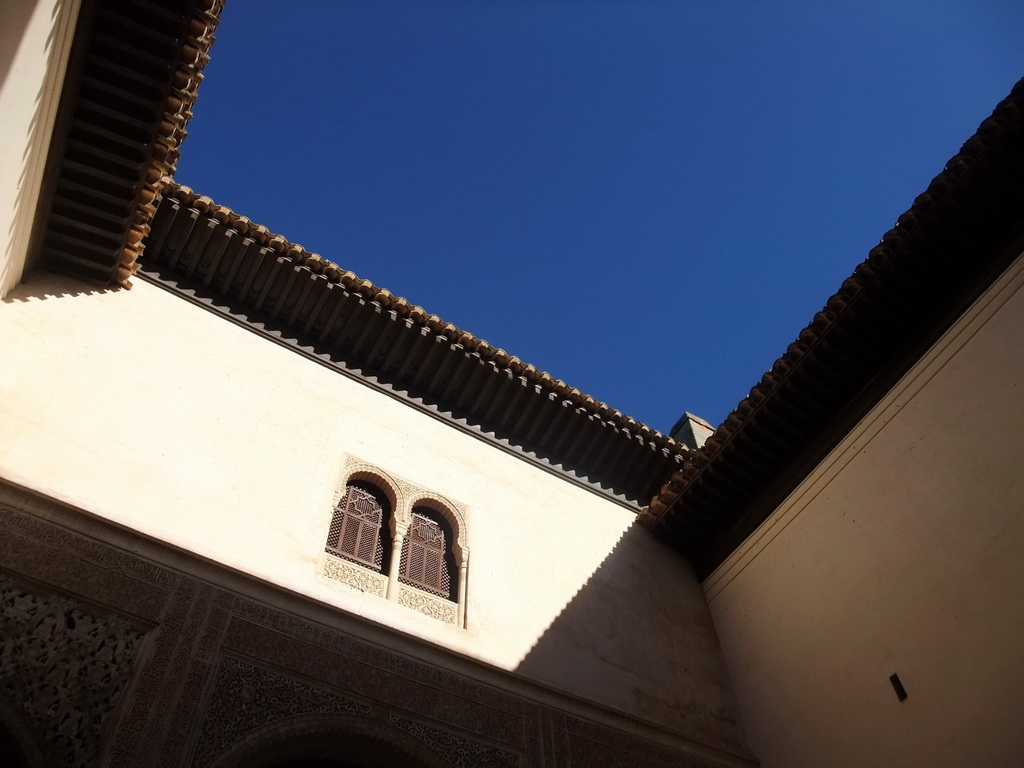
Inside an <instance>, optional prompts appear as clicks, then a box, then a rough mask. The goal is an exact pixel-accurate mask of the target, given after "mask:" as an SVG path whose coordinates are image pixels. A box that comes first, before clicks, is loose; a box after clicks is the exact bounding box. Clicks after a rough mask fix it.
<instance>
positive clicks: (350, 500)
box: [326, 485, 385, 571]
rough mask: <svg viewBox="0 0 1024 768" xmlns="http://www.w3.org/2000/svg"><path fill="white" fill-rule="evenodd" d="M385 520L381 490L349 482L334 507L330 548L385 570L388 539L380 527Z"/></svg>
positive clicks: (371, 566) (347, 556) (345, 556)
mask: <svg viewBox="0 0 1024 768" xmlns="http://www.w3.org/2000/svg"><path fill="white" fill-rule="evenodd" d="M384 520H385V514H384V503H383V501H382V499H381V498H380V496H379V493H375V492H374V490H373V489H371V488H368V487H360V486H357V485H349V486H348V487H347V488H346V489H345V497H344V498H343V499H342V500H341V501H340V502H339V503H338V506H337V507H335V509H334V517H333V518H332V519H331V528H330V531H329V532H328V533H327V547H326V549H327V551H328V552H329V553H331V554H332V555H337V556H339V557H343V558H345V559H346V560H351V561H352V562H355V563H359V564H360V565H365V566H367V567H369V568H373V569H374V570H375V571H380V570H383V566H384V542H383V541H382V540H381V530H380V529H381V525H382V524H383V523H384Z"/></svg>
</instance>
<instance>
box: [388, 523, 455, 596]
mask: <svg viewBox="0 0 1024 768" xmlns="http://www.w3.org/2000/svg"><path fill="white" fill-rule="evenodd" d="M448 539H449V536H448V535H447V532H446V531H445V529H444V528H443V527H442V526H441V524H440V523H439V522H438V521H436V520H432V519H431V518H430V517H428V516H427V515H425V514H423V513H422V512H421V511H420V510H416V509H414V510H413V513H412V524H411V525H410V526H409V532H408V533H407V534H406V536H405V541H404V542H402V564H401V569H400V571H399V576H398V580H399V581H401V582H402V583H404V584H409V585H411V586H414V587H418V588H420V589H423V590H425V591H427V592H431V593H433V594H435V595H438V596H439V597H443V598H445V599H446V600H453V599H454V595H453V594H452V571H453V570H454V568H453V567H452V560H453V558H452V556H451V553H450V552H449V551H448V544H449V541H448Z"/></svg>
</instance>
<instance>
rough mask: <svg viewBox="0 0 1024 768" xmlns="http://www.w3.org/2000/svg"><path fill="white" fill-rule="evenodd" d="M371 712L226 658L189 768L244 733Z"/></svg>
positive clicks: (334, 695) (356, 703)
mask: <svg viewBox="0 0 1024 768" xmlns="http://www.w3.org/2000/svg"><path fill="white" fill-rule="evenodd" d="M370 713H371V708H370V705H369V704H365V703H363V702H361V701H355V700H353V699H349V698H347V697H344V696H340V695H338V694H337V693H335V692H332V691H327V690H324V689H323V688H320V687H314V686H312V685H310V684H309V683H307V682H305V681H303V680H299V679H296V678H293V677H290V676H288V675H284V674H279V673H277V672H273V671H271V670H269V669H266V668H264V667H261V666H257V665H255V664H252V663H250V662H248V661H243V660H242V659H237V658H235V657H233V656H226V657H224V659H223V661H222V662H221V665H220V667H219V669H218V670H217V677H216V682H215V684H214V689H213V695H212V697H211V699H210V704H209V706H208V707H207V709H206V718H205V719H204V720H203V724H202V726H201V727H200V733H199V739H198V742H197V744H196V749H195V752H194V754H193V757H192V763H191V764H192V766H193V767H194V768H202V767H203V766H205V765H208V764H209V763H210V762H211V761H212V760H213V759H214V758H215V757H216V756H217V755H218V754H220V753H222V752H223V751H224V750H225V749H227V748H228V747H230V746H231V745H232V744H233V743H235V742H236V741H238V740H240V739H242V738H243V737H244V736H245V735H246V734H248V733H251V732H253V731H256V730H258V729H259V728H262V727H263V726H266V725H268V724H270V723H274V722H278V721H281V720H284V719H286V718H289V717H295V716H297V715H310V714H318V715H353V716H358V717H368V716H369V715H370Z"/></svg>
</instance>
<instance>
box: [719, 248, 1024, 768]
mask: <svg viewBox="0 0 1024 768" xmlns="http://www.w3.org/2000/svg"><path fill="white" fill-rule="evenodd" d="M1022 286H1024V262H1021V260H1018V263H1017V264H1016V265H1015V266H1014V267H1013V268H1012V269H1011V270H1010V271H1009V272H1008V273H1007V274H1006V275H1004V277H1003V278H1002V279H1001V280H1000V281H999V283H998V284H997V285H996V286H994V287H993V288H992V289H991V290H990V291H989V292H988V293H986V295H985V296H984V297H983V298H982V299H981V300H979V301H978V302H977V303H976V304H975V306H974V307H973V308H972V309H971V310H970V311H969V312H968V313H967V314H966V315H965V316H964V317H963V318H962V319H961V320H960V322H958V324H957V325H956V326H955V327H954V328H953V329H951V331H950V332H949V333H947V334H946V335H945V336H944V337H943V339H942V340H941V341H940V342H939V343H938V344H937V345H936V346H935V347H934V348H933V349H932V350H931V351H930V352H929V353H928V354H927V355H926V356H925V358H924V359H923V360H922V361H921V362H920V364H918V365H917V366H916V367H915V368H914V369H913V370H912V371H911V372H910V373H909V374H908V375H907V376H906V377H904V379H903V380H902V381H901V382H900V383H899V385H898V386H897V387H895V388H894V390H893V391H892V392H891V393H890V394H889V395H888V396H887V397H886V398H885V400H884V401H883V402H882V403H880V404H879V406H878V407H877V408H875V409H874V410H873V411H872V412H871V413H870V414H869V415H868V417H867V418H865V419H864V421H863V422H862V423H861V424H860V425H858V427H857V428H856V429H855V430H853V432H852V433H851V434H850V435H849V437H848V438H847V439H846V440H844V441H843V443H842V444H841V445H839V446H838V447H837V448H836V449H835V451H833V453H832V454H831V455H830V456H829V457H828V458H827V459H826V460H825V461H824V462H823V463H822V464H821V465H820V466H819V467H818V468H817V470H816V471H815V472H814V473H813V474H812V475H811V476H810V477H809V478H808V480H807V481H806V482H804V483H803V484H802V485H801V486H800V487H799V488H798V489H797V490H796V491H795V492H794V493H793V494H792V495H791V497H790V498H789V499H787V501H786V502H785V503H784V504H783V505H782V506H781V507H780V508H779V509H778V510H777V511H776V512H775V514H773V516H772V517H771V518H769V519H768V520H767V521H766V522H765V523H764V524H763V525H762V526H761V527H760V528H759V529H758V530H757V531H756V532H755V534H754V535H753V536H752V537H751V538H750V539H748V541H747V542H746V543H745V545H744V546H743V547H742V548H741V549H740V550H739V551H738V552H737V553H735V554H734V555H733V557H731V558H730V559H729V560H728V561H727V562H726V563H724V564H723V565H722V566H721V567H720V568H719V569H718V570H717V571H716V572H715V573H714V574H712V575H711V577H710V578H709V579H708V580H707V581H706V582H705V588H706V591H707V594H708V597H709V601H710V605H711V610H712V615H713V617H714V620H715V624H716V627H717V629H718V633H719V637H720V639H721V642H722V647H723V650H724V652H725V655H726V659H727V662H728V666H729V670H730V674H731V677H732V680H733V682H734V685H735V689H736V693H737V698H738V701H739V709H740V717H741V719H742V725H743V728H744V730H745V732H746V734H747V736H748V738H749V742H750V744H749V746H750V748H751V751H752V752H753V754H754V755H755V756H756V757H759V758H760V759H761V760H762V765H763V766H764V768H781V767H782V766H785V767H786V768H799V767H800V766H823V765H828V766H870V767H871V768H876V767H878V766H910V765H927V766H930V767H931V768H938V767H939V766H975V765H979V766H980V765H984V766H1018V765H1020V764H1021V761H1022V757H1021V756H1022V755H1024V727H1022V719H1021V717H1022V713H1024V663H1022V661H1021V653H1022V649H1024V289H1022ZM894 673H896V674H898V675H899V677H900V680H901V681H902V683H903V685H904V686H905V688H906V691H907V694H908V697H907V699H906V700H905V701H903V702H902V703H901V702H899V701H898V699H897V697H896V695H895V693H894V691H893V689H892V687H891V685H890V683H889V676H890V675H892V674H894Z"/></svg>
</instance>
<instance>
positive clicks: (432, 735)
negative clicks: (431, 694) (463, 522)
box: [388, 713, 519, 768]
mask: <svg viewBox="0 0 1024 768" xmlns="http://www.w3.org/2000/svg"><path fill="white" fill-rule="evenodd" d="M388 723H390V724H391V725H393V726H396V727H398V728H401V729H402V730H403V731H406V732H408V733H410V734H412V735H413V736H415V737H416V738H418V739H420V740H421V741H422V742H423V743H424V744H426V745H427V746H429V747H430V748H431V749H433V750H434V751H435V752H439V753H440V754H442V755H444V757H445V758H446V759H447V760H448V762H449V763H451V764H452V765H453V766H455V768H517V766H518V765H519V756H518V755H516V754H514V753H512V752H506V751H505V750H502V749H498V748H497V747H492V746H490V745H489V744H483V743H481V742H479V741H474V740H472V739H467V738H466V737H464V736H461V735H459V734H457V733H453V732H451V731H448V730H443V729H441V728H434V727H433V726H429V725H426V724H424V723H418V722H416V721H414V720H409V719H407V718H405V717H402V716H401V715H396V714H394V713H392V714H390V715H389V716H388Z"/></svg>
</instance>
